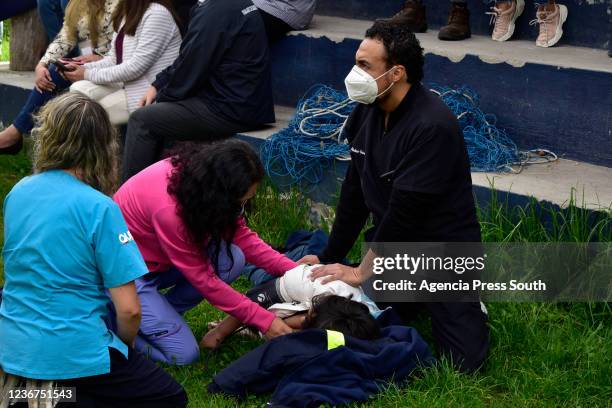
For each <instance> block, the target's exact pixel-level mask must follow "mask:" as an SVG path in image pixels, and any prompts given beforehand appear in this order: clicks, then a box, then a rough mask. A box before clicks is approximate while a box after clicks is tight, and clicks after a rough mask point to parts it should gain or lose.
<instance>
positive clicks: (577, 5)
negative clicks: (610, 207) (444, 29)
mask: <svg viewBox="0 0 612 408" xmlns="http://www.w3.org/2000/svg"><path fill="white" fill-rule="evenodd" d="M539 2H541V3H546V0H539ZM557 2H558V3H559V4H564V5H566V6H567V8H568V20H567V22H566V23H565V25H564V26H563V27H564V36H563V39H562V40H561V42H560V44H571V45H578V46H582V47H590V48H602V49H607V48H608V46H609V42H610V36H611V32H612V2H611V1H609V0H557ZM403 3H404V1H403V0H320V1H319V3H318V6H317V14H322V15H330V16H339V17H346V18H357V19H361V20H373V19H375V18H378V17H390V16H392V15H393V14H395V13H396V12H397V11H398V10H399V9H400V8H401V6H402V4H403ZM423 3H424V4H425V5H426V7H427V20H428V23H429V27H430V28H439V27H441V26H443V25H446V22H447V19H448V10H449V1H448V0H423ZM485 3H486V0H468V5H469V8H470V13H471V17H470V21H471V29H472V33H474V34H481V35H488V34H490V33H491V27H490V26H489V18H490V16H488V15H485V12H486V11H489V7H490V6H489V5H487V4H485ZM525 3H526V5H525V11H524V12H523V14H522V15H521V17H520V18H519V19H518V20H517V26H516V31H515V35H514V37H513V38H514V39H521V40H533V41H535V39H536V37H537V33H538V28H537V25H536V26H530V25H529V21H530V20H532V19H534V18H535V4H534V3H535V2H534V0H526V1H525Z"/></svg>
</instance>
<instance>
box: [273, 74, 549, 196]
mask: <svg viewBox="0 0 612 408" xmlns="http://www.w3.org/2000/svg"><path fill="white" fill-rule="evenodd" d="M430 88H431V90H432V91H433V92H435V93H437V94H438V95H439V96H440V98H442V100H443V101H444V102H445V103H446V104H447V105H448V107H449V108H450V109H451V111H452V112H453V113H454V114H455V116H456V117H457V119H458V120H459V125H460V126H461V129H462V130H463V136H464V138H465V143H466V147H467V151H468V155H469V158H470V163H471V169H472V171H487V172H488V171H514V172H516V171H515V170H514V169H513V166H519V170H518V171H519V172H520V170H521V169H522V167H523V165H525V164H528V163H541V162H549V161H552V160H556V155H554V153H552V152H549V151H547V150H544V149H538V150H532V151H526V152H523V151H519V149H518V147H517V146H516V144H515V143H514V142H513V141H512V139H511V138H510V137H509V135H508V133H507V132H506V131H505V130H504V129H501V128H498V127H497V126H496V122H497V118H496V117H495V115H493V114H486V113H484V112H483V111H482V110H481V109H480V107H479V97H478V95H477V94H476V92H474V90H472V89H470V88H468V87H466V86H461V87H458V88H450V87H447V86H441V85H437V84H432V85H431V87H430ZM354 105H355V104H354V103H353V102H350V101H349V100H348V99H347V96H346V94H345V93H343V92H339V91H337V90H334V89H333V88H330V87H328V86H325V85H315V86H313V87H311V88H310V89H309V90H308V91H307V92H306V94H305V95H304V96H303V97H302V98H301V99H300V100H299V102H298V105H297V111H296V113H295V115H294V116H293V118H292V119H291V121H290V122H289V126H288V127H287V128H286V129H283V130H281V131H280V132H278V133H276V134H274V135H272V136H271V137H270V138H269V139H268V140H267V141H266V142H265V144H264V146H263V147H262V151H261V155H262V159H263V162H264V167H265V169H266V172H267V173H268V174H269V175H270V176H272V177H273V178H274V179H275V181H276V182H277V183H279V184H281V185H285V186H289V185H299V186H300V187H302V188H305V189H309V188H311V187H313V186H314V185H316V184H318V183H319V182H321V180H322V179H323V175H324V172H325V169H326V168H328V167H329V166H330V165H331V164H332V163H333V161H334V159H337V158H347V157H349V146H348V144H346V142H345V140H344V137H343V136H344V135H343V129H344V124H345V122H346V118H347V117H348V116H349V114H350V113H351V111H352V109H353V107H354ZM551 157H552V159H551Z"/></svg>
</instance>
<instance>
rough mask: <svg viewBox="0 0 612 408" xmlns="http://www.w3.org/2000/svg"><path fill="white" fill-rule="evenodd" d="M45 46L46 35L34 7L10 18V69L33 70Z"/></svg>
mask: <svg viewBox="0 0 612 408" xmlns="http://www.w3.org/2000/svg"><path fill="white" fill-rule="evenodd" d="M46 48H47V35H46V34H45V30H44V28H43V25H42V22H41V21H40V18H39V17H38V12H37V11H36V9H34V10H30V11H28V12H26V13H24V14H21V15H19V16H16V17H13V18H12V19H11V44H10V50H11V60H10V68H11V70H13V71H32V70H34V67H36V64H38V61H39V60H40V58H41V57H42V56H43V54H44V53H45V50H46Z"/></svg>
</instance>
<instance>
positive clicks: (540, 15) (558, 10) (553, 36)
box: [529, 4, 567, 48]
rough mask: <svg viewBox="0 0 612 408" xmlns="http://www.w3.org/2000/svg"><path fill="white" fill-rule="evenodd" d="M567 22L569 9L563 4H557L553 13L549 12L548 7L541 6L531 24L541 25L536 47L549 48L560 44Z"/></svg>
mask: <svg viewBox="0 0 612 408" xmlns="http://www.w3.org/2000/svg"><path fill="white" fill-rule="evenodd" d="M565 20H567V7H566V6H564V5H563V4H555V9H554V10H553V11H548V10H547V9H546V6H539V7H538V11H537V12H536V18H535V19H534V20H531V21H530V22H529V24H530V25H535V24H539V25H540V34H539V35H538V39H537V40H536V45H537V46H538V47H545V48H547V47H552V46H553V45H555V44H556V43H558V42H559V40H560V39H561V37H562V36H563V23H565Z"/></svg>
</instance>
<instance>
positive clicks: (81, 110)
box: [32, 92, 119, 195]
mask: <svg viewBox="0 0 612 408" xmlns="http://www.w3.org/2000/svg"><path fill="white" fill-rule="evenodd" d="M32 135H33V136H34V139H35V144H34V171H35V172H36V173H39V172H43V171H47V170H56V169H62V170H68V169H72V170H75V172H76V174H77V176H78V177H79V178H80V179H81V180H82V181H83V182H85V183H87V184H89V185H90V186H92V187H93V188H95V189H96V190H99V191H101V192H103V193H104V194H107V195H111V194H113V193H114V192H115V189H116V188H117V184H118V180H119V171H118V167H119V160H118V154H119V144H118V142H117V132H116V130H115V128H114V127H113V125H112V124H111V122H110V120H109V118H108V114H107V113H106V111H105V110H104V108H102V106H100V104H98V103H97V102H95V101H93V100H91V99H89V98H88V97H86V96H84V95H82V94H79V93H76V92H68V93H65V94H63V95H60V96H58V97H57V98H55V99H53V100H52V101H50V102H49V103H47V104H46V105H45V106H44V107H43V108H42V109H41V110H40V112H39V114H38V115H37V116H36V127H35V128H34V130H33V131H32Z"/></svg>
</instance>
